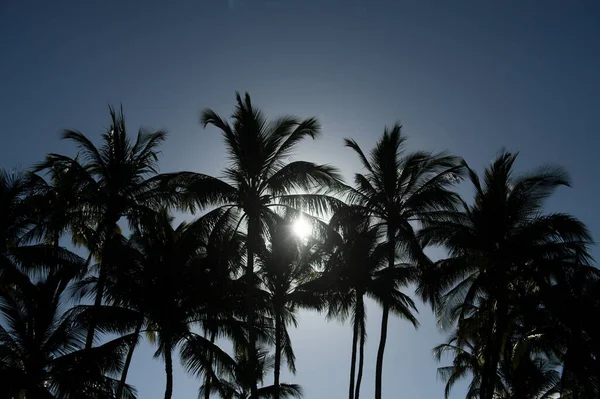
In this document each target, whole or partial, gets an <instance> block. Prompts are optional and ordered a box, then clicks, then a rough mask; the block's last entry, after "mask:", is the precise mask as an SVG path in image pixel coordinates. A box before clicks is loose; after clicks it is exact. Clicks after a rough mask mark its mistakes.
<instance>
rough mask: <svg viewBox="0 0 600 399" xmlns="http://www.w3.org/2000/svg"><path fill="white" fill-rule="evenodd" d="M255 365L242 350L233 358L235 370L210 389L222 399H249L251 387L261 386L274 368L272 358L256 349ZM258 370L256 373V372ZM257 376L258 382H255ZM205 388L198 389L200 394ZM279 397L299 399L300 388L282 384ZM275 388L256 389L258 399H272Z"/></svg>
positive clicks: (272, 386)
mask: <svg viewBox="0 0 600 399" xmlns="http://www.w3.org/2000/svg"><path fill="white" fill-rule="evenodd" d="M257 360H258V362H257V364H256V365H255V364H252V363H251V362H250V360H249V359H248V356H247V355H246V352H245V351H244V350H240V351H238V352H237V354H236V356H235V368H234V370H233V373H232V374H231V375H230V376H228V377H225V378H221V379H218V380H215V381H214V382H213V387H212V389H213V390H215V391H217V392H219V395H220V396H221V397H222V398H223V399H249V398H250V397H251V392H250V391H251V387H252V385H260V384H262V382H263V380H264V377H265V375H266V374H267V373H268V372H269V371H271V370H272V369H273V367H274V357H273V356H272V355H269V353H268V352H267V351H266V350H264V349H262V348H257ZM256 370H258V373H257V372H256ZM257 376H258V381H257V380H255V379H256V378H257ZM205 389H206V386H204V385H203V386H202V387H200V394H202V393H203V392H204V390H205ZM279 395H280V397H282V398H301V397H302V388H301V387H300V386H299V385H296V384H285V383H282V384H280V386H279ZM274 396H275V386H274V385H268V386H262V387H260V388H258V397H259V398H261V399H262V398H264V399H267V398H273V397H274Z"/></svg>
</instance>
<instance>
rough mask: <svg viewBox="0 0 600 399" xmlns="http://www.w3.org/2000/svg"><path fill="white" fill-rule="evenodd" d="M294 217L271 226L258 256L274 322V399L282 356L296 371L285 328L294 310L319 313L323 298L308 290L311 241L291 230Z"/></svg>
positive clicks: (312, 275) (293, 321) (294, 321)
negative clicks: (308, 310)
mask: <svg viewBox="0 0 600 399" xmlns="http://www.w3.org/2000/svg"><path fill="white" fill-rule="evenodd" d="M295 219H297V217H293V216H291V214H290V213H288V214H287V215H286V216H285V217H284V218H282V219H280V220H279V221H278V223H277V224H276V225H275V226H274V231H272V232H271V234H270V238H271V239H270V242H269V245H268V246H267V247H266V248H265V249H264V250H263V251H262V252H261V254H260V255H259V257H258V263H259V266H260V276H261V280H262V284H263V285H264V288H265V290H266V291H267V293H268V299H267V303H268V304H269V309H268V312H269V313H270V315H271V317H272V318H273V319H274V323H275V336H274V339H275V354H274V367H273V368H274V370H273V371H274V379H273V387H274V395H273V397H274V399H279V397H280V370H281V357H282V354H283V355H284V356H285V358H286V360H287V365H288V368H289V369H290V370H291V371H292V372H295V371H296V367H295V355H294V351H293V348H292V343H291V340H290V336H289V334H288V330H287V326H288V325H290V324H293V325H294V326H297V319H296V311H297V310H298V309H300V308H303V309H316V310H320V309H321V308H322V307H323V298H322V296H321V295H319V293H317V292H315V291H314V290H312V289H311V285H312V282H313V279H314V278H315V277H316V273H315V270H314V269H313V267H312V259H311V258H312V257H313V256H314V255H315V252H314V247H315V245H314V242H313V240H310V241H309V240H307V241H306V242H304V240H303V238H302V237H299V236H298V235H297V234H295V233H294V231H293V223H294V221H295Z"/></svg>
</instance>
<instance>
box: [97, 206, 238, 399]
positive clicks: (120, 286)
mask: <svg viewBox="0 0 600 399" xmlns="http://www.w3.org/2000/svg"><path fill="white" fill-rule="evenodd" d="M171 222H172V218H171V217H170V216H169V215H168V213H167V212H166V210H162V211H160V212H159V213H157V214H156V215H152V216H148V215H146V216H145V217H144V218H142V219H141V225H140V226H141V228H139V229H136V230H135V231H134V233H133V234H132V236H131V237H130V239H129V240H127V241H125V242H124V243H123V246H124V248H121V249H120V250H118V251H117V250H115V248H116V246H113V247H111V248H112V249H113V251H114V252H117V253H119V260H118V261H117V263H116V264H115V265H116V266H123V267H117V268H115V271H114V273H111V275H110V276H109V279H108V280H107V287H106V292H107V302H108V303H109V304H110V306H102V307H100V308H98V312H97V313H96V315H95V318H96V319H97V320H111V319H112V320H113V321H114V324H115V325H120V326H122V327H121V328H122V329H123V330H127V329H128V328H129V329H131V327H132V326H135V332H134V337H135V336H137V334H139V332H140V331H145V333H146V337H147V338H148V339H149V340H150V342H152V343H154V344H156V345H157V346H158V350H157V351H156V354H155V356H157V357H159V356H160V357H162V358H163V359H164V362H165V373H166V388H165V396H164V397H165V399H170V398H171V397H172V393H173V352H174V351H175V350H176V349H177V348H178V347H179V349H180V353H181V358H182V361H183V362H184V365H185V366H186V368H187V369H188V370H189V371H192V372H194V373H200V372H204V373H206V372H207V370H206V367H207V365H209V364H217V365H218V367H221V368H227V367H229V368H231V367H233V362H232V361H231V360H230V358H229V357H228V356H227V355H226V354H225V353H224V352H223V351H222V350H221V349H220V348H219V347H218V346H217V345H216V344H215V343H214V342H211V340H210V339H209V338H206V337H204V336H201V335H199V334H196V333H195V332H194V331H193V327H194V326H195V325H198V326H202V325H211V326H214V328H216V329H217V331H218V332H219V333H222V331H223V330H225V333H226V334H227V333H228V334H235V335H236V336H242V337H243V336H245V331H244V329H243V328H241V327H238V328H237V332H233V330H234V329H235V323H232V322H230V321H223V324H224V325H225V326H222V325H221V324H220V321H219V320H216V319H211V318H209V317H217V316H220V315H219V314H217V315H215V314H214V305H215V304H216V303H218V302H221V303H222V304H221V305H220V306H221V307H225V306H227V305H225V304H230V303H231V301H232V300H231V299H230V298H231V297H233V298H234V299H235V295H229V292H227V291H225V288H226V286H225V285H219V286H215V285H214V284H213V281H211V279H210V277H211V276H213V275H214V272H213V271H212V270H211V267H213V266H215V265H213V264H212V263H209V262H207V261H206V259H205V256H204V252H203V247H202V241H201V237H203V235H204V231H205V230H206V228H207V226H206V224H205V220H203V219H200V220H199V221H196V222H194V223H191V224H188V223H185V222H184V223H181V224H180V225H179V226H178V227H177V228H173V227H172V225H171ZM125 266H127V267H125ZM92 308H93V307H92ZM233 309H235V308H233ZM238 324H239V323H238ZM213 341H214V340H213ZM132 342H133V343H135V342H136V341H135V340H133V341H132ZM132 350H133V346H132V347H131V348H130V355H131V352H132ZM209 358H210V359H211V360H210V361H209V360H208V359H209ZM228 362H229V363H228Z"/></svg>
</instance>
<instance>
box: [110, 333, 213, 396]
mask: <svg viewBox="0 0 600 399" xmlns="http://www.w3.org/2000/svg"><path fill="white" fill-rule="evenodd" d="M216 337H217V332H216V331H215V330H213V331H211V333H210V343H211V344H214V343H215V339H216ZM213 360H214V356H213V353H212V351H211V352H210V355H209V357H208V364H209V365H210V367H212V364H213ZM211 384H212V373H211V372H209V371H208V370H207V372H206V378H205V381H204V386H205V387H206V389H205V390H204V399H210V391H211ZM117 399H118V398H117Z"/></svg>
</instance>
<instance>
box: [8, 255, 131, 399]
mask: <svg viewBox="0 0 600 399" xmlns="http://www.w3.org/2000/svg"><path fill="white" fill-rule="evenodd" d="M50 265H54V266H53V267H51V268H50V270H49V271H46V272H44V271H43V270H44V268H38V272H37V273H38V275H39V273H40V272H41V273H42V276H43V277H42V278H41V279H40V278H39V277H38V278H36V279H35V280H34V279H31V278H30V277H29V276H28V275H27V273H25V272H24V271H23V269H22V268H21V267H20V265H13V266H14V267H13V269H12V273H10V274H8V273H4V274H3V275H2V281H1V284H0V302H1V303H2V306H0V316H1V317H0V380H2V382H3V385H2V391H3V392H2V395H1V397H2V398H17V397H32V398H55V397H61V398H63V397H64V398H67V397H77V398H90V399H91V398H98V397H114V396H113V395H114V392H115V389H116V387H117V383H118V382H117V380H116V379H115V378H113V375H114V374H116V373H117V372H119V370H120V368H121V366H122V363H121V357H122V354H123V352H124V351H125V348H126V346H127V341H126V340H123V339H116V340H113V341H110V342H108V343H106V344H103V345H101V346H98V347H96V348H93V349H90V350H83V346H84V338H85V331H86V324H84V323H82V322H81V318H80V312H79V311H78V309H71V310H67V311H64V312H63V311H61V309H62V308H64V306H65V304H66V302H67V299H68V295H67V294H66V293H65V289H66V288H67V286H68V285H69V282H70V281H71V280H72V279H73V278H74V277H76V276H77V275H79V274H80V273H81V270H82V269H84V266H85V262H84V260H83V259H81V258H79V257H77V256H76V255H74V254H72V255H71V261H70V262H63V264H61V265H59V266H57V263H56V262H51V263H50ZM26 270H27V269H26ZM28 270H29V271H30V272H31V268H28ZM4 326H6V327H4ZM124 394H125V395H124V396H123V397H124V398H135V390H134V389H133V388H131V387H130V386H125V388H124Z"/></svg>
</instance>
